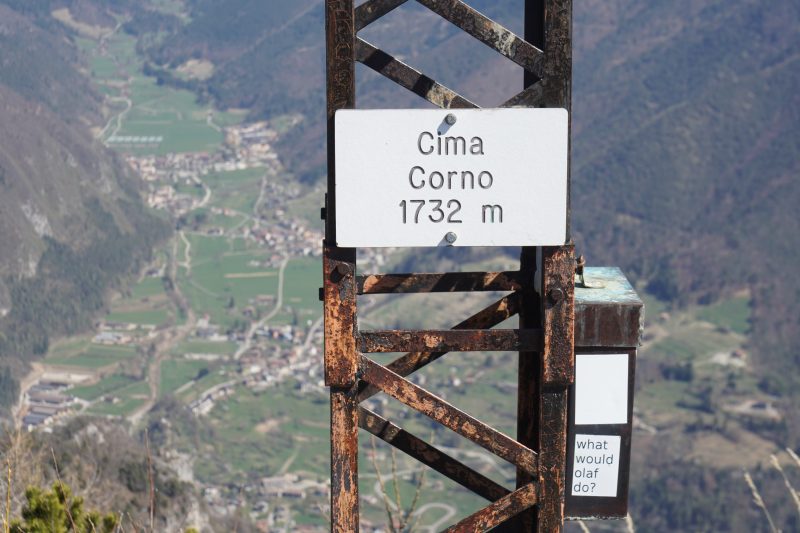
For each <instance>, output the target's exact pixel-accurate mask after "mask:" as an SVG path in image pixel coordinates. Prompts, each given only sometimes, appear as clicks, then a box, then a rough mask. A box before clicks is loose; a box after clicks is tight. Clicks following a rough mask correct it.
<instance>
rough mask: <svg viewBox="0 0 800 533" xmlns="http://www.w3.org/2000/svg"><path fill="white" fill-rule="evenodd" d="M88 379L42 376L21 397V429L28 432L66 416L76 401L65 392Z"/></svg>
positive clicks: (70, 375) (69, 376)
mask: <svg viewBox="0 0 800 533" xmlns="http://www.w3.org/2000/svg"><path fill="white" fill-rule="evenodd" d="M88 377H89V376H87V375H85V374H64V375H60V374H59V375H47V374H46V375H44V376H42V377H41V378H40V379H39V380H38V381H37V382H36V383H34V384H33V385H32V386H31V387H30V388H29V389H28V390H27V391H26V392H25V395H24V397H23V403H22V409H23V411H22V427H23V428H26V429H27V430H29V431H30V430H33V429H35V428H38V427H42V426H48V425H50V424H52V423H53V422H54V421H56V420H58V419H59V418H61V417H63V416H64V415H66V414H67V413H68V412H69V411H70V410H71V408H72V406H73V404H74V403H75V401H76V399H75V398H74V397H73V396H70V395H69V394H67V392H66V391H67V390H68V389H69V388H70V387H71V386H72V385H74V384H75V383H79V382H81V381H85V380H86V379H87V378H88Z"/></svg>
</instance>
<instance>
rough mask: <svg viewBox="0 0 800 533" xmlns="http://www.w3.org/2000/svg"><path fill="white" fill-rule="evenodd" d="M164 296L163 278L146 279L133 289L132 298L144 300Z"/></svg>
mask: <svg viewBox="0 0 800 533" xmlns="http://www.w3.org/2000/svg"><path fill="white" fill-rule="evenodd" d="M163 294H164V283H163V282H162V281H161V278H153V277H146V278H144V279H143V280H142V281H140V282H139V283H137V284H136V285H134V287H133V288H132V289H131V298H133V299H134V300H142V299H144V298H150V297H152V296H159V295H163Z"/></svg>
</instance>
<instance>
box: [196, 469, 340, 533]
mask: <svg viewBox="0 0 800 533" xmlns="http://www.w3.org/2000/svg"><path fill="white" fill-rule="evenodd" d="M225 489H226V488H220V487H213V486H210V487H206V488H205V489H203V498H204V499H205V501H206V503H207V504H208V506H209V507H210V508H211V509H212V510H214V511H216V512H217V513H218V514H228V513H231V512H235V511H236V510H238V508H239V507H240V506H241V500H240V498H239V496H240V494H241V492H246V493H248V499H249V500H251V501H254V503H253V505H252V506H251V507H250V517H251V518H252V519H253V521H254V523H255V525H256V527H257V528H258V531H263V532H265V533H269V532H273V531H276V532H277V531H287V530H289V531H319V529H315V528H313V527H312V528H309V529H304V528H302V526H299V525H297V524H295V523H293V518H292V514H293V513H292V509H291V507H292V505H293V504H299V503H301V502H304V501H305V500H306V499H309V498H313V499H315V500H327V499H328V498H329V497H330V490H331V489H330V482H329V481H328V480H324V481H321V480H319V479H316V478H313V477H309V475H308V474H281V475H277V476H271V477H264V478H261V479H260V480H257V481H254V482H252V483H250V484H248V485H246V486H244V487H242V486H230V487H227V490H225ZM287 527H288V528H289V529H287Z"/></svg>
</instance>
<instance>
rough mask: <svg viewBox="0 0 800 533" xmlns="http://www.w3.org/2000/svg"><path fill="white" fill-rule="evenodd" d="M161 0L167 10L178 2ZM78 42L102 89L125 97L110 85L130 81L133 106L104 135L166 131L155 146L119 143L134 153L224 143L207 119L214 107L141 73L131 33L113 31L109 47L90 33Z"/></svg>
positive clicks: (224, 120)
mask: <svg viewBox="0 0 800 533" xmlns="http://www.w3.org/2000/svg"><path fill="white" fill-rule="evenodd" d="M162 4H163V6H164V7H165V9H167V10H169V11H172V10H174V9H175V7H174V6H175V5H177V4H176V3H173V2H166V1H165V2H162ZM78 44H79V47H80V48H81V50H82V51H83V53H84V54H86V56H87V60H88V63H89V70H90V72H91V73H92V77H93V79H94V80H95V82H96V85H97V88H98V89H99V90H100V91H102V92H104V93H106V94H109V95H110V96H115V97H117V98H122V95H121V91H120V90H119V89H118V88H116V87H115V88H110V87H109V82H113V83H115V84H119V83H125V84H127V91H126V94H128V95H129V96H128V97H129V98H130V101H131V104H132V105H131V109H130V110H129V111H127V112H125V114H124V115H123V120H122V127H121V128H119V129H118V130H117V128H116V127H115V126H114V125H115V124H116V121H114V122H113V124H112V127H111V128H109V129H108V130H106V132H105V134H106V135H105V140H108V138H109V137H111V135H112V134H113V135H115V136H117V137H122V136H143V137H162V138H163V140H162V142H161V143H160V144H158V145H157V146H155V147H152V146H144V145H138V146H134V147H127V146H126V147H125V148H122V147H121V146H120V149H123V150H125V151H130V152H132V153H136V154H148V153H154V154H159V155H163V154H167V153H177V152H202V151H214V150H216V149H218V148H219V147H220V146H221V145H222V141H223V134H222V132H221V131H219V126H215V125H212V124H209V122H208V116H209V115H208V114H209V111H210V110H211V109H210V108H209V107H208V106H206V105H200V104H198V103H197V98H196V96H195V95H194V94H193V93H191V92H189V91H185V90H178V89H174V88H170V87H167V86H166V85H159V84H158V83H157V80H156V79H155V78H152V77H147V76H145V75H143V74H142V66H143V62H142V60H141V59H140V58H139V57H138V56H137V54H136V50H135V46H136V40H135V39H134V38H133V37H131V36H128V35H126V34H125V33H124V32H117V33H115V34H114V35H113V36H111V37H110V38H108V39H106V51H105V52H101V51H100V49H99V47H98V43H97V42H96V41H93V40H90V39H80V40H79V42H78ZM114 103H115V104H118V103H120V102H117V101H115V102H114ZM123 109H124V108H123ZM213 116H214V123H215V124H224V125H230V124H237V123H239V122H241V120H242V118H243V117H242V116H241V115H240V114H234V113H224V112H214V115H213ZM111 146H112V147H113V143H112V145H111Z"/></svg>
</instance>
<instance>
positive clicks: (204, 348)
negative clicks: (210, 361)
mask: <svg viewBox="0 0 800 533" xmlns="http://www.w3.org/2000/svg"><path fill="white" fill-rule="evenodd" d="M235 351H236V344H235V343H233V342H206V341H201V340H194V341H189V342H182V343H180V344H179V345H178V346H177V347H176V348H175V352H176V353H179V354H187V353H199V354H214V355H230V354H232V353H234V352H235Z"/></svg>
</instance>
